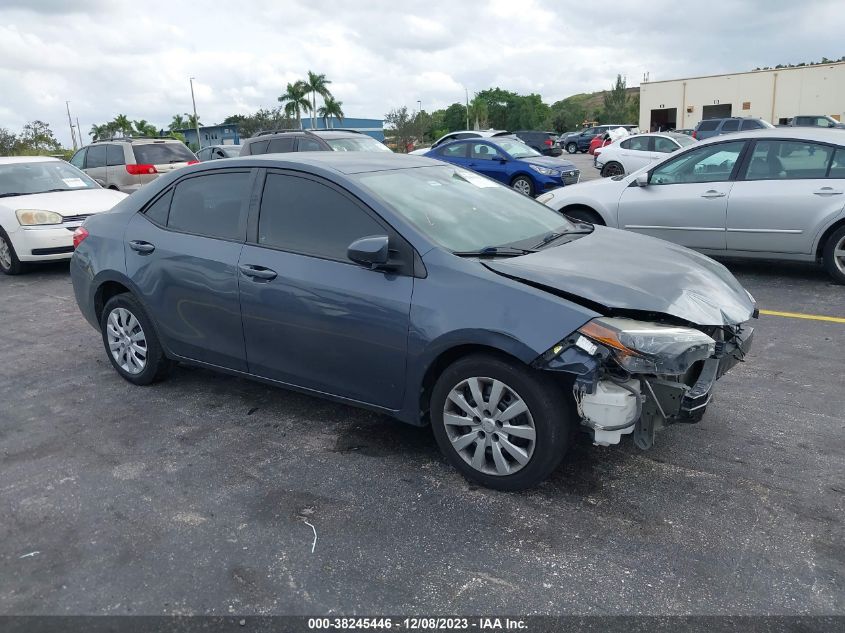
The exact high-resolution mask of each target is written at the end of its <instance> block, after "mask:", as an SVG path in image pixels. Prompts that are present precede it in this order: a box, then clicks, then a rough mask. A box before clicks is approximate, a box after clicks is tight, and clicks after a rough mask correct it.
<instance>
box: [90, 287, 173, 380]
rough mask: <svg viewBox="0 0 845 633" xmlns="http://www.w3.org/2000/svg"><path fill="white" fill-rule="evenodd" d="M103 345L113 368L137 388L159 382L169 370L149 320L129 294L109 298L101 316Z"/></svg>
mask: <svg viewBox="0 0 845 633" xmlns="http://www.w3.org/2000/svg"><path fill="white" fill-rule="evenodd" d="M100 329H101V331H102V334H103V345H105V348H106V353H107V354H108V356H109V360H110V361H111V364H112V366H113V367H114V368H115V370H116V371H117V373H118V374H120V375H121V377H122V378H124V379H125V380H128V381H129V382H131V383H133V384H136V385H149V384H150V383H152V382H155V381H157V380H161V379H162V378H164V376H165V375H166V374H167V371H168V370H169V369H170V360H169V359H168V358H167V357H166V356H165V355H164V350H163V349H162V347H161V343H159V340H158V336H157V335H156V331H155V328H153V324H152V321H151V320H150V318H149V317H148V316H147V313H146V312H145V311H144V308H143V307H141V304H140V302H139V301H138V300H137V299H136V298H135V297H133V296H132V295H131V294H129V293H124V294H119V295H117V296H115V297H112V298H111V299H109V301H108V303H106V306H105V307H104V308H103V314H102V316H101V317H100Z"/></svg>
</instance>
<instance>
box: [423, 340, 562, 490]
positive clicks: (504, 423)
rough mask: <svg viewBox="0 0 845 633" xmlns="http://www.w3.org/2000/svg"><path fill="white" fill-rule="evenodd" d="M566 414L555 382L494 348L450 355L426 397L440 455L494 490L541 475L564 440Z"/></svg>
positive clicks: (530, 482) (558, 456)
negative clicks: (494, 353) (489, 352)
mask: <svg viewBox="0 0 845 633" xmlns="http://www.w3.org/2000/svg"><path fill="white" fill-rule="evenodd" d="M572 420H573V413H572V406H571V404H570V403H569V401H568V400H567V398H566V396H565V392H564V389H563V388H562V387H561V386H560V385H558V384H556V383H555V382H554V381H552V379H551V378H550V377H549V376H547V375H544V374H542V373H541V372H538V371H534V370H531V369H530V368H528V367H526V366H524V365H522V364H521V363H519V362H518V361H512V360H507V359H504V358H498V357H495V356H488V355H480V354H479V355H473V356H467V357H466V358H462V359H460V360H458V361H456V362H455V363H454V364H453V365H451V366H449V367H448V368H447V369H446V370H445V371H444V372H443V374H442V375H441V376H440V378H439V379H438V380H437V383H436V384H435V387H434V391H433V393H432V397H431V421H432V429H433V431H434V436H435V438H436V440H437V444H438V445H439V446H440V450H441V451H442V452H443V454H444V455H445V456H446V459H447V460H449V462H450V463H451V464H452V465H453V466H454V467H455V468H457V469H458V470H459V471H460V472H461V473H462V474H463V475H464V476H465V477H466V478H467V479H470V480H472V481H475V482H478V483H480V484H482V485H484V486H487V487H489V488H495V489H497V490H524V489H526V488H530V487H532V486H536V485H537V484H539V483H540V482H542V481H543V480H544V479H546V478H547V477H548V476H549V475H550V474H551V473H552V471H554V469H555V468H557V466H558V464H559V463H560V461H561V460H562V459H563V456H564V454H565V453H566V451H567V449H568V448H569V444H570V440H571V437H572V428H573V426H572Z"/></svg>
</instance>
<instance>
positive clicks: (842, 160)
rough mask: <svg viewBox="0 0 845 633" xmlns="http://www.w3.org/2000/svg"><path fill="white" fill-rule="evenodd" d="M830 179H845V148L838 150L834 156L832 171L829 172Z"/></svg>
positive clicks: (831, 164) (831, 165)
mask: <svg viewBox="0 0 845 633" xmlns="http://www.w3.org/2000/svg"><path fill="white" fill-rule="evenodd" d="M827 177H828V178H845V148H842V147H840V148H838V149H837V150H836V153H835V154H834V155H833V161H832V162H831V163H830V169H829V170H828V172H827Z"/></svg>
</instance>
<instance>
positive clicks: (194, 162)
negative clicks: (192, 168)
mask: <svg viewBox="0 0 845 633" xmlns="http://www.w3.org/2000/svg"><path fill="white" fill-rule="evenodd" d="M188 164H189V165H198V164H199V161H198V160H189V161H188Z"/></svg>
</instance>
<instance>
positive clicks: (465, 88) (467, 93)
mask: <svg viewBox="0 0 845 633" xmlns="http://www.w3.org/2000/svg"><path fill="white" fill-rule="evenodd" d="M464 94H465V95H466V98H467V126H466V129H467V130H468V129H469V90H468V89H467V87H466V86H464Z"/></svg>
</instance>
